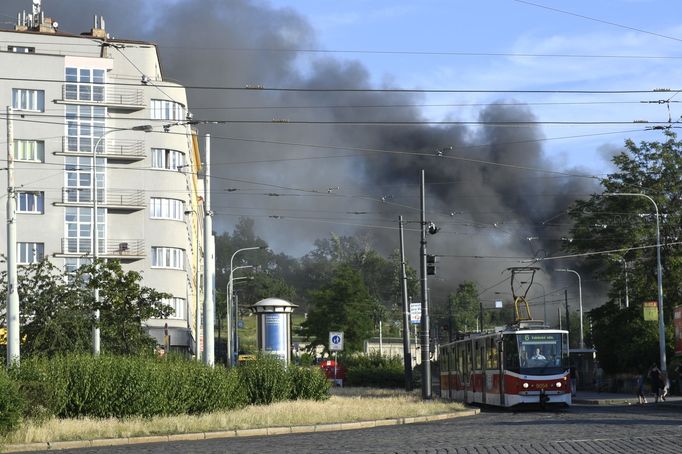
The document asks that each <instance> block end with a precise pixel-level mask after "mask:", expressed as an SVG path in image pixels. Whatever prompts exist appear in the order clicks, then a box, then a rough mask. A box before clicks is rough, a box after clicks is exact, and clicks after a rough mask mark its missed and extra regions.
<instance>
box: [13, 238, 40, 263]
mask: <svg viewBox="0 0 682 454" xmlns="http://www.w3.org/2000/svg"><path fill="white" fill-rule="evenodd" d="M44 257H45V244H43V243H17V259H18V261H17V263H19V264H20V265H28V264H29V263H37V262H40V261H41V260H43V258H44Z"/></svg>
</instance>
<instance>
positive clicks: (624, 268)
mask: <svg viewBox="0 0 682 454" xmlns="http://www.w3.org/2000/svg"><path fill="white" fill-rule="evenodd" d="M628 251H629V249H628ZM625 253H626V254H627V251H625ZM611 255H613V256H614V257H617V258H618V261H619V262H621V263H622V264H623V274H625V307H630V298H629V296H628V293H629V292H628V262H627V261H626V260H625V257H621V256H620V255H616V254H611Z"/></svg>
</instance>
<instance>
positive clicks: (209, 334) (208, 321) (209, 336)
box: [204, 134, 215, 366]
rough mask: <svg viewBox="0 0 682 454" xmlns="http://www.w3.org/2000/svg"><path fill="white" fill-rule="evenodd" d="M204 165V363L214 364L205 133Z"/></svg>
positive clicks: (208, 151)
mask: <svg viewBox="0 0 682 454" xmlns="http://www.w3.org/2000/svg"><path fill="white" fill-rule="evenodd" d="M205 143H206V146H205V148H206V162H205V163H204V165H205V166H206V167H204V172H205V174H204V206H205V210H206V212H205V213H204V364H206V365H207V366H213V365H214V364H215V348H214V336H215V326H214V325H215V300H214V296H215V291H214V289H215V257H214V252H213V250H214V242H213V241H214V240H213V212H212V211H211V135H210V134H206V142H205Z"/></svg>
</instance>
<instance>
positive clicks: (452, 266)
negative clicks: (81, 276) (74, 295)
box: [0, 0, 682, 307]
mask: <svg viewBox="0 0 682 454" xmlns="http://www.w3.org/2000/svg"><path fill="white" fill-rule="evenodd" d="M30 3H31V2H30V1H29V0H7V1H3V2H2V4H0V22H1V24H0V25H1V26H3V27H5V28H7V27H10V26H11V24H12V23H13V20H14V18H15V17H16V13H17V12H19V11H20V10H22V9H27V10H28V9H30V7H31V5H30ZM675 6H677V5H676V2H673V1H672V0H668V1H658V0H601V1H599V2H594V1H584V0H575V1H572V2H565V1H558V0H536V1H534V2H530V1H522V0H481V1H478V2H463V1H445V0H443V1H439V0H424V1H419V2H415V1H406V0H393V1H390V2H389V1H384V0H344V1H343V2H339V1H326V0H300V1H286V0H270V1H264V0H172V1H161V0H150V1H146V2H140V1H135V0H119V1H117V2H106V1H104V0H88V1H85V0H43V7H44V9H45V11H46V14H47V15H48V16H52V17H54V18H56V19H57V20H59V22H60V30H61V31H65V32H72V33H80V32H82V31H85V30H87V29H89V28H90V27H91V23H92V16H93V14H102V15H104V16H105V18H106V21H107V31H109V33H110V34H111V35H112V36H115V37H117V38H123V39H141V40H148V41H153V42H155V43H157V44H158V46H159V50H160V55H161V60H162V67H163V68H164V74H165V77H167V78H169V79H172V80H176V81H178V82H180V83H182V84H184V85H191V86H212V87H231V89H224V90H202V89H190V90H189V91H188V95H189V104H190V105H189V109H190V110H191V111H192V113H193V114H194V116H195V118H196V119H199V120H221V121H227V122H228V123H227V124H224V125H212V126H200V127H199V129H200V132H201V133H205V132H210V133H211V135H212V137H213V143H212V160H213V162H212V174H213V175H212V177H214V178H213V181H212V184H213V188H214V194H213V203H214V204H215V206H214V210H215V212H216V216H215V220H214V225H215V228H216V230H217V231H218V233H221V232H223V231H228V232H230V231H232V229H233V227H234V225H235V224H236V223H237V222H239V219H240V218H242V217H250V218H252V219H254V220H255V222H256V230H257V233H258V234H259V235H260V236H261V237H262V238H264V239H265V240H266V241H267V242H268V243H269V244H270V245H271V247H272V249H273V250H275V251H276V252H284V253H287V254H290V255H293V256H302V255H304V254H306V253H307V252H308V251H310V250H311V249H312V248H313V247H314V242H315V240H316V239H319V238H328V237H329V236H330V235H332V234H338V235H355V236H357V237H358V238H361V239H363V241H367V243H368V244H369V245H371V246H372V247H375V248H378V249H379V250H380V251H382V252H383V253H385V254H388V253H390V252H391V251H393V250H395V249H396V248H397V247H398V244H397V239H398V232H397V218H398V216H399V215H402V216H404V218H405V219H406V220H407V221H408V222H407V225H406V227H407V231H406V243H407V247H406V252H407V255H408V259H409V260H411V261H412V263H413V266H416V263H417V262H416V256H417V253H418V241H419V237H418V227H419V226H418V223H417V220H418V218H419V184H418V183H419V171H420V170H421V169H424V170H425V174H426V177H425V179H426V200H427V203H426V207H427V208H426V209H427V218H428V219H429V220H433V221H434V222H436V223H437V224H438V225H439V226H440V227H441V231H440V232H439V233H438V234H437V235H434V236H432V237H429V246H428V247H429V252H430V253H435V254H437V255H440V256H441V264H440V267H441V270H442V272H441V273H440V274H439V276H438V277H437V278H436V279H434V280H433V284H432V286H433V288H434V289H435V290H434V291H435V292H438V291H439V290H440V291H441V292H443V291H449V290H452V289H453V288H454V287H456V285H458V284H459V283H460V282H462V280H464V279H474V280H476V281H477V282H478V284H479V288H488V287H489V288H490V290H487V293H486V294H485V297H486V298H489V299H490V300H491V303H490V304H492V300H494V299H496V298H498V296H495V294H494V292H495V291H500V292H503V291H509V289H508V286H509V283H508V282H504V279H505V277H508V272H506V268H508V267H510V266H520V265H522V264H524V263H527V262H523V261H520V260H519V259H516V257H522V258H530V257H538V256H542V257H544V256H556V255H560V254H561V251H560V244H561V238H562V237H565V235H566V231H567V228H568V219H567V218H566V217H565V215H563V213H565V211H566V209H567V208H568V207H569V206H570V204H571V202H572V201H573V200H575V199H576V198H584V197H587V196H588V195H589V194H590V193H592V192H594V191H596V190H598V179H599V178H600V177H603V176H605V175H606V174H608V173H609V172H611V171H613V168H612V167H611V165H610V158H611V157H612V156H613V155H614V154H615V153H618V152H620V151H622V147H623V143H624V141H625V140H626V139H628V138H631V139H632V140H634V141H635V142H639V141H642V140H646V141H650V140H658V139H660V138H661V132H660V131H656V130H651V127H652V126H655V125H667V122H668V119H669V116H670V119H671V120H672V121H673V122H676V121H678V120H679V119H680V115H682V108H681V106H682V105H681V104H677V102H678V101H680V102H682V96H680V97H679V99H678V98H677V92H676V91H674V90H676V89H680V88H682V87H681V86H680V84H679V83H678V82H679V81H680V80H681V78H680V76H681V74H680V73H681V72H682V68H681V67H680V65H679V62H680V59H682V51H680V50H679V49H678V48H679V46H680V42H681V41H682V20H680V19H679V17H678V15H676V14H673V12H674V11H675ZM131 11H134V12H136V13H135V14H131ZM247 85H251V86H263V87H265V88H275V89H284V88H287V89H292V88H293V89H297V90H294V91H276V90H275V91H261V90H243V87H245V86H247ZM341 89H345V90H346V91H342V90H341ZM349 89H352V90H355V91H348V90H349ZM655 89H667V90H672V91H660V92H652V91H653V90H655ZM618 91H621V92H630V93H617V92H618ZM632 92H637V93H632ZM660 101H669V102H667V103H666V102H662V103H661V102H660ZM272 120H277V121H276V122H273V121H272ZM244 121H253V122H254V123H244ZM283 121H286V122H288V123H285V122H283ZM641 121H648V122H650V124H649V125H647V124H644V123H641ZM396 122H401V123H400V124H396ZM510 122H512V123H514V124H513V125H510V124H509V123H510ZM386 123H391V124H386ZM500 123H505V124H504V125H500ZM499 257H515V258H513V259H500V258H499ZM574 265H576V263H574V262H567V261H563V262H562V261H555V262H552V263H551V264H550V265H543V268H544V270H545V272H543V273H542V276H541V277H540V278H539V282H541V284H543V285H544V287H545V288H546V289H548V292H549V291H550V290H549V289H552V290H560V289H561V288H562V287H565V286H568V285H570V286H572V287H571V292H572V296H571V298H572V299H573V301H575V295H574V294H575V292H574V290H575V283H574V282H573V281H572V280H571V279H572V278H571V277H570V276H561V277H559V276H557V275H556V273H552V271H551V270H552V269H553V268H554V267H556V266H561V267H564V266H574ZM577 265H579V264H577ZM499 281H502V284H499V285H494V284H496V283H497V282H499ZM583 283H584V285H585V286H586V287H587V289H584V293H585V296H586V298H585V299H586V300H587V301H586V306H590V305H591V306H594V305H598V304H600V302H603V290H604V289H603V286H600V285H599V283H598V282H595V281H594V280H593V279H590V277H589V276H583ZM505 286H506V287H505ZM562 293H563V291H561V294H562ZM533 294H534V295H535V298H536V300H537V291H536V290H535V289H533V292H531V295H533ZM557 294H559V293H558V292H557V293H556V294H553V298H552V300H551V301H552V302H554V300H555V298H554V297H556V295H557ZM572 304H574V303H572ZM552 307H555V306H552Z"/></svg>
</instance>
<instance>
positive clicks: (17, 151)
mask: <svg viewBox="0 0 682 454" xmlns="http://www.w3.org/2000/svg"><path fill="white" fill-rule="evenodd" d="M14 159H16V160H17V161H33V162H45V142H43V141H42V140H15V141H14Z"/></svg>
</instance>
